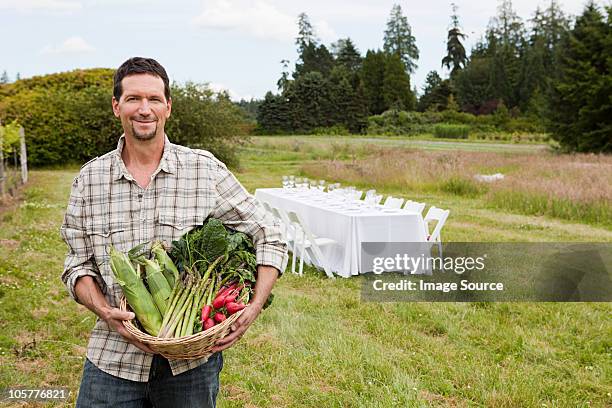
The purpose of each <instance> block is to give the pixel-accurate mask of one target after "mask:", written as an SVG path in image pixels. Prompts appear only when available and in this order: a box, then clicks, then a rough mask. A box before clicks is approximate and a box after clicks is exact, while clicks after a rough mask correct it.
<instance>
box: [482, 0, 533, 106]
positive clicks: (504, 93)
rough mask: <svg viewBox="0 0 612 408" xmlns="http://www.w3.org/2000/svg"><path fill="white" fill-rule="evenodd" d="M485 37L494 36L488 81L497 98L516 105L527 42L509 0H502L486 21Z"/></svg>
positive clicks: (521, 25)
mask: <svg viewBox="0 0 612 408" xmlns="http://www.w3.org/2000/svg"><path fill="white" fill-rule="evenodd" d="M488 37H489V38H491V39H494V42H491V43H490V44H489V46H490V47H491V49H490V50H489V52H490V54H491V55H492V57H493V58H492V67H491V77H490V83H489V85H490V86H491V88H492V89H493V94H494V96H495V97H496V98H498V99H501V100H503V101H504V102H505V103H506V105H507V106H509V107H515V106H517V105H519V103H520V79H521V59H522V57H523V51H524V50H525V48H526V44H525V28H524V25H523V22H522V20H521V18H520V17H519V16H518V15H517V14H516V12H515V11H514V9H513V8H512V1H511V0H501V2H500V5H499V7H498V15H497V16H496V17H495V18H493V19H492V21H491V24H490V25H489V34H488Z"/></svg>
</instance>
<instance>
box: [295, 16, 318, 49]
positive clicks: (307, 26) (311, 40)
mask: <svg viewBox="0 0 612 408" xmlns="http://www.w3.org/2000/svg"><path fill="white" fill-rule="evenodd" d="M297 23H298V36H297V38H296V39H295V45H297V47H298V54H302V53H303V52H304V48H306V46H308V45H309V44H314V45H317V43H318V40H317V37H316V35H315V32H314V28H313V27H312V24H311V23H310V18H308V15H307V14H306V13H300V14H299V15H298V22H297Z"/></svg>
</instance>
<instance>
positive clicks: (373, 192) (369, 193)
mask: <svg viewBox="0 0 612 408" xmlns="http://www.w3.org/2000/svg"><path fill="white" fill-rule="evenodd" d="M375 196H376V190H368V191H366V193H365V197H364V198H370V197H375Z"/></svg>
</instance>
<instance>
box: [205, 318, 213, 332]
mask: <svg viewBox="0 0 612 408" xmlns="http://www.w3.org/2000/svg"><path fill="white" fill-rule="evenodd" d="M214 325H215V321H214V320H213V319H211V318H210V317H209V318H208V319H206V321H205V322H204V330H208V329H210V328H211V327H213V326H214Z"/></svg>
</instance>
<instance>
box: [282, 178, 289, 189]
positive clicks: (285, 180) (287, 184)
mask: <svg viewBox="0 0 612 408" xmlns="http://www.w3.org/2000/svg"><path fill="white" fill-rule="evenodd" d="M288 187H289V176H283V189H287V188H288Z"/></svg>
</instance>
